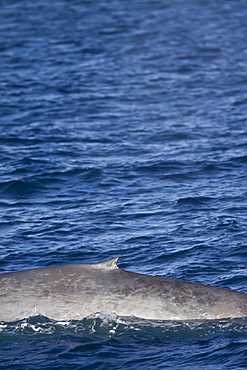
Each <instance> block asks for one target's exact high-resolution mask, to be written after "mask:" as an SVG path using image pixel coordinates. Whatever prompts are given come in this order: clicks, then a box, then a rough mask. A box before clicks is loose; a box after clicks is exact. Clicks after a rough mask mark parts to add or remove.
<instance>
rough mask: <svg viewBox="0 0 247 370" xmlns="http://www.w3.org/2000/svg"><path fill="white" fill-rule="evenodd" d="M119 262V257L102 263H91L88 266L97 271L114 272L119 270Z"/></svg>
mask: <svg viewBox="0 0 247 370" xmlns="http://www.w3.org/2000/svg"><path fill="white" fill-rule="evenodd" d="M117 261H118V257H115V258H111V259H110V260H107V261H103V262H100V263H90V264H87V265H88V266H90V267H92V268H95V269H104V270H114V269H118V266H117Z"/></svg>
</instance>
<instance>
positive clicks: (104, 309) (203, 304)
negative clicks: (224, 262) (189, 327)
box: [0, 258, 247, 321]
mask: <svg viewBox="0 0 247 370" xmlns="http://www.w3.org/2000/svg"><path fill="white" fill-rule="evenodd" d="M117 260H118V258H113V259H111V260H108V261H105V262H101V263H94V264H81V265H79V264H78V265H66V266H56V267H45V268H37V269H32V270H25V271H18V272H8V273H2V274H0V320H1V321H16V320H20V319H23V318H26V317H29V316H33V315H38V314H42V315H44V316H46V317H49V318H51V319H54V320H72V319H77V320H78V319H82V318H84V317H86V316H88V315H90V314H93V313H95V312H101V313H103V314H111V313H115V314H117V315H119V316H135V317H139V318H143V319H149V320H185V321H188V320H210V319H222V318H236V317H246V316H247V294H245V293H240V292H236V291H231V290H227V289H222V288H217V287H212V286H208V285H201V284H195V283H189V282H185V281H180V280H172V279H166V278H162V277H156V276H149V275H143V274H137V273H133V272H129V271H125V270H121V269H120V268H118V267H117Z"/></svg>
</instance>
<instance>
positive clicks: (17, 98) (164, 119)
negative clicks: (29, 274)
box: [0, 0, 247, 370]
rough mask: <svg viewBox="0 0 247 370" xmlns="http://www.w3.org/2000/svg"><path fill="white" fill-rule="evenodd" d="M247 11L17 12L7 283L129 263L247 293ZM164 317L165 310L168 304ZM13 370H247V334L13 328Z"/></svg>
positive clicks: (5, 89)
mask: <svg viewBox="0 0 247 370" xmlns="http://www.w3.org/2000/svg"><path fill="white" fill-rule="evenodd" d="M246 36H247V4H246V1H245V0H229V1H223V0H220V1H211V0H209V1H203V0H197V1H195V0H186V1H180V0H174V1H167V0H160V1H154V0H153V1H149V0H142V1H138V0H133V1H121V0H108V1H106V0H99V1H82V0H81V1H79V0H70V1H66V0H54V1H51V2H48V1H45V0H34V1H28V0H22V1H18V0H2V1H1V3H0V82H1V90H0V94H1V108H0V128H1V131H0V211H1V217H0V230H1V241H0V271H1V272H4V271H11V270H20V269H25V268H31V267H44V266H50V265H58V264H66V263H90V262H100V261H103V260H104V259H108V258H112V257H116V256H119V257H120V262H119V265H120V267H122V268H125V269H128V270H131V271H136V272H142V273H147V274H153V275H161V276H165V277H170V278H178V279H183V280H188V281H194V282H199V283H205V284H211V285H216V286H219V287H225V288H230V289H235V290H239V291H242V292H247V288H246V276H247V269H246V262H247V186H246V184H247V108H246V103H247V88H246V86H247V62H246V61H247V43H246ZM154 304H155V303H154ZM0 348H1V354H0V357H1V361H0V368H3V369H9V368H11V369H12V368H13V369H34V368H35V369H58V368H59V369H123V368H124V369H138V370H139V369H163V368H172V369H190V368H193V369H210V370H211V369H246V368H247V323H246V321H241V320H240V321H239V320H233V321H227V320H225V321H220V322H209V323H171V322H167V323H164V322H163V323H148V322H143V321H140V322H131V321H125V320H123V319H121V318H118V317H115V316H114V315H111V316H103V315H100V314H95V315H92V316H90V317H89V318H85V319H84V320H82V321H73V322H61V323H59V322H54V321H51V320H49V318H44V317H36V318H27V319H24V320H22V321H19V322H17V323H2V324H1V325H0Z"/></svg>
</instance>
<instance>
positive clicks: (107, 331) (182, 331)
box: [0, 312, 247, 339]
mask: <svg viewBox="0 0 247 370" xmlns="http://www.w3.org/2000/svg"><path fill="white" fill-rule="evenodd" d="M0 332H2V333H9V334H11V333H12V334H23V335H35V334H49V335H51V334H56V335H57V334H61V335H64V334H71V335H79V336H81V335H86V336H88V335H96V336H107V337H121V336H123V335H130V336H131V335H135V336H136V335H137V336H141V337H143V336H146V337H149V336H152V337H154V336H155V337H156V338H160V339H162V338H163V339H167V338H174V337H187V338H194V337H205V336H207V335H212V334H218V333H222V332H228V333H229V332H230V333H231V332H232V333H237V332H238V333H247V318H239V319H229V320H218V321H217V320H211V321H205V322H202V321H193V322H189V321H188V322H181V321H153V320H145V319H139V318H136V317H119V316H117V315H116V314H111V315H106V314H102V313H99V312H98V313H94V314H92V315H89V316H87V317H85V318H84V319H82V320H71V321H55V320H51V319H49V318H47V317H45V316H42V315H39V316H33V317H29V318H26V319H23V320H20V321H16V322H10V323H7V322H0Z"/></svg>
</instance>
